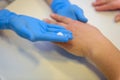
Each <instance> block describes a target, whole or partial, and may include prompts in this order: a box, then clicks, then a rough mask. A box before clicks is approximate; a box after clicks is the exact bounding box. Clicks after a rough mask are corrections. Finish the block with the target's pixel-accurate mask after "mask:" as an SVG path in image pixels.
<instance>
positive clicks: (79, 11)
mask: <svg viewBox="0 0 120 80" xmlns="http://www.w3.org/2000/svg"><path fill="white" fill-rule="evenodd" d="M73 10H74V12H75V15H76V17H77V20H79V21H81V22H84V23H86V22H87V21H88V19H87V18H86V17H85V16H84V12H83V10H82V9H81V8H79V7H78V6H76V5H73Z"/></svg>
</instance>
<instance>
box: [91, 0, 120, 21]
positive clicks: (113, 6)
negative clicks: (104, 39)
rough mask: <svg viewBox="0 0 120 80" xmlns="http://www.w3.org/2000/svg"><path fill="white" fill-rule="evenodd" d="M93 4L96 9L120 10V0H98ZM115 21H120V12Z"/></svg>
mask: <svg viewBox="0 0 120 80" xmlns="http://www.w3.org/2000/svg"><path fill="white" fill-rule="evenodd" d="M92 5H93V6H94V8H95V10H96V11H110V10H112V11H113V10H120V0H96V1H95V2H93V4H92ZM115 21H116V22H118V21H120V13H119V14H117V15H116V16H115Z"/></svg>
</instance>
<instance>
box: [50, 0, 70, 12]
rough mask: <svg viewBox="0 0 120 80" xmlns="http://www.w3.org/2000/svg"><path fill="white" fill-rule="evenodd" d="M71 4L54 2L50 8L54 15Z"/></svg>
mask: <svg viewBox="0 0 120 80" xmlns="http://www.w3.org/2000/svg"><path fill="white" fill-rule="evenodd" d="M70 5H71V3H70V2H69V0H53V1H52V3H51V5H50V7H51V9H52V11H53V12H54V13H57V12H58V11H59V9H63V8H65V7H68V6H70Z"/></svg>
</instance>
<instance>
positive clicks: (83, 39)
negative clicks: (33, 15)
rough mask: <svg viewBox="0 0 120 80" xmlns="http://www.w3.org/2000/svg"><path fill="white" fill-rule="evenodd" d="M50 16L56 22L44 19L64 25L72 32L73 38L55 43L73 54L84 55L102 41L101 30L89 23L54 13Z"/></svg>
mask: <svg viewBox="0 0 120 80" xmlns="http://www.w3.org/2000/svg"><path fill="white" fill-rule="evenodd" d="M51 17H52V18H53V19H54V20H56V22H53V21H50V20H46V21H47V22H48V23H51V24H53V23H55V24H58V25H61V26H64V27H65V28H67V29H68V30H70V31H71V32H73V36H74V37H73V40H71V41H69V42H68V43H56V44H58V45H59V46H61V47H62V48H64V49H66V50H67V51H69V52H71V53H73V54H74V55H77V56H85V55H86V54H89V53H90V52H92V50H93V49H94V48H96V47H99V46H100V44H101V42H102V41H104V36H103V35H102V34H101V32H100V31H99V30H98V29H97V28H95V27H93V26H91V25H89V24H85V23H82V22H79V21H75V20H72V19H70V18H66V17H62V16H58V15H56V14H53V15H51ZM102 43H104V42H102Z"/></svg>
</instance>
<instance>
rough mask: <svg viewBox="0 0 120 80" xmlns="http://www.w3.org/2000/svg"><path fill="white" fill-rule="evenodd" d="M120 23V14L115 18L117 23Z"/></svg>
mask: <svg viewBox="0 0 120 80" xmlns="http://www.w3.org/2000/svg"><path fill="white" fill-rule="evenodd" d="M119 21H120V13H119V14H117V15H116V17H115V22H119Z"/></svg>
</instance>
